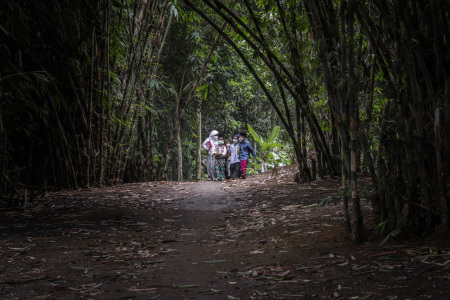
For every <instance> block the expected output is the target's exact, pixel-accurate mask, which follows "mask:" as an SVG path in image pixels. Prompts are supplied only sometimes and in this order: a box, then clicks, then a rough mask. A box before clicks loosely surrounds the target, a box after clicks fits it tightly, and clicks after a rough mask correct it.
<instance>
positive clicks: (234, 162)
mask: <svg viewBox="0 0 450 300" xmlns="http://www.w3.org/2000/svg"><path fill="white" fill-rule="evenodd" d="M238 140H239V134H236V135H235V136H234V137H233V144H232V145H231V146H230V159H229V161H230V177H231V179H236V178H239V177H240V176H241V161H240V160H239V151H238V149H239V144H238Z"/></svg>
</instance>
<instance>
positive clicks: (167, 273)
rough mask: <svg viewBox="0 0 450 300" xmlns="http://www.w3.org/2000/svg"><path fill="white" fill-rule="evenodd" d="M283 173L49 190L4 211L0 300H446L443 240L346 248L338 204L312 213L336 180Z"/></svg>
mask: <svg viewBox="0 0 450 300" xmlns="http://www.w3.org/2000/svg"><path fill="white" fill-rule="evenodd" d="M269 173H270V172H269ZM292 173H293V170H291V169H289V168H284V169H281V170H280V171H279V172H278V176H277V177H276V178H274V177H271V176H270V175H269V176H268V175H267V174H262V175H257V176H252V177H249V178H248V179H247V180H238V181H230V182H225V183H220V184H216V183H214V182H183V183H171V182H169V183H167V182H151V183H136V184H124V185H122V186H120V187H113V188H111V187H103V188H92V189H85V190H78V191H59V192H55V193H50V194H48V195H47V196H46V197H45V198H42V199H36V200H35V201H34V202H31V203H30V209H29V210H28V211H26V212H8V213H7V214H4V218H3V219H2V221H1V223H0V237H1V238H2V243H1V245H0V256H1V258H2V260H3V263H2V266H1V268H2V269H1V270H2V273H1V275H0V285H1V286H0V297H1V298H26V297H28V295H29V294H30V293H32V294H33V295H35V296H36V298H45V297H50V298H64V297H70V296H69V295H70V294H80V295H88V296H89V297H94V298H95V297H98V296H99V295H102V296H101V297H103V298H121V297H122V298H127V297H131V298H133V297H134V298H137V297H139V296H138V295H141V294H145V295H147V298H148V299H156V298H161V299H177V298H180V297H181V295H183V297H185V296H187V295H190V297H195V295H205V296H206V295H221V296H223V297H224V298H226V299H249V298H253V299H264V298H268V297H278V298H310V297H326V298H349V299H367V298H374V299H375V298H376V299H378V298H386V299H387V298H393V297H397V298H404V297H407V293H411V296H410V297H413V296H414V295H415V291H410V290H408V289H405V286H421V291H422V292H421V294H422V295H423V296H424V297H425V298H426V297H435V298H436V299H439V297H445V295H443V294H442V291H446V290H448V287H449V282H450V252H449V243H448V239H447V240H445V239H444V240H442V239H436V240H433V239H431V240H429V241H423V242H417V241H415V242H411V243H409V242H406V243H403V245H394V246H396V247H394V248H391V247H389V246H384V247H383V248H381V249H380V248H379V247H378V243H373V244H361V245H355V244H352V243H351V242H349V241H348V240H346V239H345V238H344V235H343V226H342V221H341V220H342V207H341V205H340V204H336V203H334V204H333V203H331V204H329V205H327V206H326V207H325V208H319V209H316V207H317V203H318V202H320V201H321V200H322V199H323V198H324V197H325V196H326V195H330V196H333V197H335V195H336V194H337V193H338V191H339V185H340V181H339V179H327V180H321V181H317V182H314V183H305V184H301V185H298V184H295V183H293V182H292ZM211 187H214V188H215V189H216V191H217V192H216V193H215V194H214V195H211V194H210V193H208V191H210V190H211ZM217 194H219V196H217ZM363 210H364V213H365V214H366V215H367V218H366V220H368V219H369V213H370V208H369V205H368V204H367V203H366V202H363ZM169 245H170V247H168V246H169ZM175 245H176V246H175ZM202 262H203V263H202ZM149 283H150V284H149ZM405 283H406V284H405ZM17 287H20V288H19V289H17ZM133 295H134V296H133Z"/></svg>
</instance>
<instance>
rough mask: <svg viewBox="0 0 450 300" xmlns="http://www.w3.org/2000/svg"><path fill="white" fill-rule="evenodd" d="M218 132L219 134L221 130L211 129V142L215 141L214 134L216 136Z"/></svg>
mask: <svg viewBox="0 0 450 300" xmlns="http://www.w3.org/2000/svg"><path fill="white" fill-rule="evenodd" d="M216 134H219V132H218V131H217V130H213V131H211V134H210V135H209V138H210V139H211V142H212V141H215V139H214V136H215V135H216Z"/></svg>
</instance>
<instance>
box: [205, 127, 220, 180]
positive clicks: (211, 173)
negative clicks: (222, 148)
mask: <svg viewBox="0 0 450 300" xmlns="http://www.w3.org/2000/svg"><path fill="white" fill-rule="evenodd" d="M218 135H219V132H218V131H217V130H213V131H211V134H210V135H209V137H208V138H207V139H206V140H205V141H204V142H203V144H202V147H203V149H204V150H205V151H206V153H208V155H207V156H206V171H207V173H208V178H211V180H215V179H216V171H215V165H216V160H215V158H214V155H213V150H214V146H216V145H217V140H218Z"/></svg>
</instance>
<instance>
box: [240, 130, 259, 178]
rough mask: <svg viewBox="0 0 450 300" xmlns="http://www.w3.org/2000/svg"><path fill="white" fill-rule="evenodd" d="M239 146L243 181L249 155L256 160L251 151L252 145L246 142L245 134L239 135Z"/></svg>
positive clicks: (254, 154) (253, 151) (245, 175)
mask: <svg viewBox="0 0 450 300" xmlns="http://www.w3.org/2000/svg"><path fill="white" fill-rule="evenodd" d="M239 146H240V148H241V150H240V154H239V159H240V160H241V170H242V173H241V178H242V179H245V178H246V177H247V163H248V160H249V159H250V153H251V154H252V156H253V157H254V158H255V159H258V158H257V157H256V153H255V150H253V147H252V145H251V144H250V142H249V141H247V134H246V133H245V132H240V133H239Z"/></svg>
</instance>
